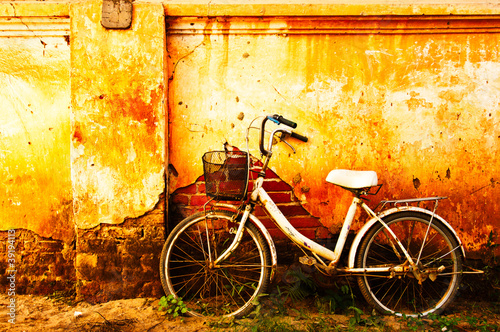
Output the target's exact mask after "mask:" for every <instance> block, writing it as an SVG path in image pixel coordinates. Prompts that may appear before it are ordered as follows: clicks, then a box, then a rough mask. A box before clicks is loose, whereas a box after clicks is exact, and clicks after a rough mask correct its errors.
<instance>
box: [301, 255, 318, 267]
mask: <svg viewBox="0 0 500 332" xmlns="http://www.w3.org/2000/svg"><path fill="white" fill-rule="evenodd" d="M299 262H300V264H304V265H309V266H312V265H316V259H315V258H313V257H309V256H303V257H300V258H299Z"/></svg>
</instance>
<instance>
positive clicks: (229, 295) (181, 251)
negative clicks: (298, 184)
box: [160, 210, 271, 317]
mask: <svg viewBox="0 0 500 332" xmlns="http://www.w3.org/2000/svg"><path fill="white" fill-rule="evenodd" d="M233 215H234V213H233V212H229V211H224V210H215V211H210V212H207V213H206V214H205V213H204V212H200V213H196V214H194V215H192V216H190V217H187V218H186V219H184V220H183V221H181V222H180V223H179V225H177V226H176V227H175V228H174V230H173V231H172V232H171V233H170V235H169V236H168V238H167V240H166V242H165V244H164V246H163V250H162V253H161V261H160V277H161V283H162V286H163V289H164V291H165V293H166V294H172V295H173V296H174V297H175V298H182V300H183V302H184V304H185V305H186V307H187V310H188V311H187V313H188V314H189V315H191V316H224V317H230V316H234V317H243V316H245V315H248V314H249V313H250V312H251V311H252V309H253V307H254V306H255V305H256V300H258V298H259V296H260V295H261V294H264V293H265V292H266V290H267V287H268V284H269V281H270V271H271V254H270V251H269V247H268V244H267V242H266V240H265V238H264V237H263V236H262V234H261V233H260V232H259V231H258V229H257V227H255V226H254V225H253V224H252V223H251V222H250V221H247V222H246V224H245V227H244V232H243V237H242V239H241V242H240V244H239V246H238V247H237V248H236V250H234V251H233V252H232V253H231V255H230V256H229V257H228V258H226V259H225V260H224V261H223V262H221V263H220V264H219V266H217V267H216V266H211V264H210V260H209V256H210V257H211V258H212V261H214V260H215V257H217V256H218V255H220V254H222V253H223V252H224V251H225V249H226V248H227V247H228V246H229V245H230V244H231V242H232V240H233V238H234V236H235V233H236V229H237V226H238V224H236V223H234V222H233V221H232V219H231V218H232V216H233ZM207 239H208V240H207ZM207 244H208V245H209V246H207Z"/></svg>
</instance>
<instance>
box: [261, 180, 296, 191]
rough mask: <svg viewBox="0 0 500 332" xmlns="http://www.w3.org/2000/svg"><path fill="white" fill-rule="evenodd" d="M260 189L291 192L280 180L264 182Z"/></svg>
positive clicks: (288, 186) (290, 188)
mask: <svg viewBox="0 0 500 332" xmlns="http://www.w3.org/2000/svg"><path fill="white" fill-rule="evenodd" d="M262 187H263V188H264V189H265V190H266V191H291V190H292V187H291V186H290V185H289V184H288V183H286V182H284V181H281V180H278V181H276V180H274V179H273V180H266V181H264V183H263V184H262Z"/></svg>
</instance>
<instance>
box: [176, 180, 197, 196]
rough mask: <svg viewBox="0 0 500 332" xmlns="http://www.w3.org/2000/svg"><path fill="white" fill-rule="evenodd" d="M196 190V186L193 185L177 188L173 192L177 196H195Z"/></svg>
mask: <svg viewBox="0 0 500 332" xmlns="http://www.w3.org/2000/svg"><path fill="white" fill-rule="evenodd" d="M197 191H198V189H197V188H196V184H195V183H193V184H191V185H189V186H187V187H183V188H179V189H177V190H176V191H175V192H176V193H177V194H186V195H194V194H196V193H197Z"/></svg>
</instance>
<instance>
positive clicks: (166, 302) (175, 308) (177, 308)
mask: <svg viewBox="0 0 500 332" xmlns="http://www.w3.org/2000/svg"><path fill="white" fill-rule="evenodd" d="M158 305H159V306H160V307H159V308H158V310H159V311H162V310H163V311H165V312H166V314H167V315H169V316H171V317H172V318H177V317H181V321H183V320H184V319H183V318H182V315H183V314H185V313H186V312H187V307H186V305H185V304H184V302H183V301H182V298H175V297H174V296H173V295H172V294H169V295H167V296H163V297H162V298H161V299H160V302H159V303H158Z"/></svg>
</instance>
